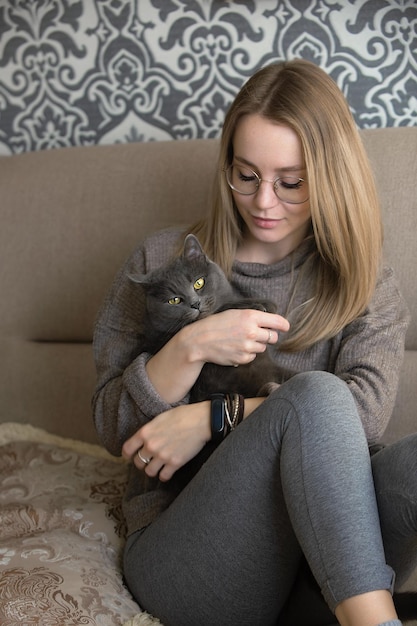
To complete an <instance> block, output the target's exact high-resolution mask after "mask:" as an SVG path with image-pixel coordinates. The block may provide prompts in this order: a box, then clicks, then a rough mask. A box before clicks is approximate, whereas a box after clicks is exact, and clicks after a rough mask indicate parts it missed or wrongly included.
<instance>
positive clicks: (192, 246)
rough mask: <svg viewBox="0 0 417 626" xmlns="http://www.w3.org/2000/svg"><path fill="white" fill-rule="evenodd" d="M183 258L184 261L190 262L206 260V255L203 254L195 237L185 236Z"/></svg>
mask: <svg viewBox="0 0 417 626" xmlns="http://www.w3.org/2000/svg"><path fill="white" fill-rule="evenodd" d="M183 257H184V258H185V259H189V260H190V261H194V260H195V259H201V258H204V259H206V258H207V257H206V255H205V254H204V252H203V248H202V247H201V245H200V242H199V241H198V239H197V237H196V236H195V235H191V234H190V235H187V236H186V238H185V241H184V252H183Z"/></svg>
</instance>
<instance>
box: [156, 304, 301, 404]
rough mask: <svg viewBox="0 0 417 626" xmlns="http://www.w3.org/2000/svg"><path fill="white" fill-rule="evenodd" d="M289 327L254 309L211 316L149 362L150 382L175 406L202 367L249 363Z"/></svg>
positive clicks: (280, 319) (181, 333) (186, 329)
mask: <svg viewBox="0 0 417 626" xmlns="http://www.w3.org/2000/svg"><path fill="white" fill-rule="evenodd" d="M289 327H290V325H289V323H288V321H287V320H286V319H285V318H284V317H281V315H276V314H275V313H266V312H265V311H258V310H256V309H230V310H227V311H222V312H221V313H216V314H215V315H210V316H208V317H205V318H204V319H200V320H197V321H196V322H193V323H192V324H189V325H188V326H185V327H184V328H183V329H182V330H180V331H179V332H178V333H177V334H176V335H174V337H173V338H172V339H170V341H168V343H166V344H165V346H164V347H163V348H161V350H160V351H159V352H158V353H157V354H155V355H154V356H153V357H152V358H150V359H149V361H148V363H147V365H146V371H147V373H148V376H149V380H150V381H151V382H152V384H153V386H154V387H155V389H156V390H157V391H158V393H159V394H160V396H161V397H162V398H164V400H165V401H166V402H169V403H170V404H174V403H175V402H179V401H181V400H182V399H183V398H184V397H185V396H186V395H187V394H188V392H189V391H190V389H191V388H192V386H193V385H194V383H195V381H196V380H197V378H198V376H199V375H200V372H201V369H202V368H203V366H204V364H205V363H217V364H218V365H229V366H230V365H235V366H236V365H244V364H246V363H250V362H251V361H253V360H254V359H255V357H256V355H257V354H259V353H260V352H264V351H265V350H266V346H267V344H274V343H276V342H277V341H278V333H279V332H280V331H283V332H286V331H288V330H289Z"/></svg>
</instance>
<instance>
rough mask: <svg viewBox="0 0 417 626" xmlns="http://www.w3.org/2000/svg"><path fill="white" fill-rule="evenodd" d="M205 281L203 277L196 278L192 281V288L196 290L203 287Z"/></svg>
mask: <svg viewBox="0 0 417 626" xmlns="http://www.w3.org/2000/svg"><path fill="white" fill-rule="evenodd" d="M205 282H206V281H205V280H204V278H197V280H196V281H195V283H194V289H195V290H196V291H198V290H199V289H202V288H203V287H204V284H205Z"/></svg>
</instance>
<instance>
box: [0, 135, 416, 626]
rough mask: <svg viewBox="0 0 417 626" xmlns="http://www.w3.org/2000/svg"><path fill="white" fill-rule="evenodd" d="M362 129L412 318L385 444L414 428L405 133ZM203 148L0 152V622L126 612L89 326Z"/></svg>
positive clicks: (190, 188)
mask: <svg viewBox="0 0 417 626" xmlns="http://www.w3.org/2000/svg"><path fill="white" fill-rule="evenodd" d="M362 132H363V139H364V141H365V144H366V147H367V150H368V153H369V156H370V158H371V160H372V163H373V166H374V169H375V175H376V178H377V183H378V187H379V192H380V197H381V202H382V207H383V214H384V222H385V231H386V234H385V237H386V241H385V252H386V258H387V260H388V262H389V263H390V264H392V265H393V266H394V268H395V269H396V272H397V274H398V277H399V280H400V283H401V286H402V290H403V292H404V295H405V297H406V299H407V301H408V304H409V306H410V309H411V312H412V314H413V320H412V323H411V326H410V329H409V332H408V336H407V345H406V348H407V351H406V355H405V360H404V366H403V372H402V377H401V385H400V390H399V393H398V397H397V402H396V406H395V411H394V417H393V419H392V422H391V424H390V426H389V428H388V430H387V432H386V434H385V440H386V441H393V440H395V439H397V438H399V437H401V436H403V435H405V434H407V433H410V432H412V431H415V430H417V416H416V411H417V409H416V405H417V316H416V314H415V312H416V311H417V280H416V262H417V183H416V181H417V128H415V127H414V128H397V129H393V128H391V129H380V130H368V131H362ZM216 151H217V142H216V141H214V140H194V141H187V142H185V141H184V142H160V143H146V144H140V143H138V144H127V145H113V146H102V147H83V148H69V149H62V150H56V151H48V152H39V153H28V154H22V155H17V156H11V157H1V158H0V207H1V209H0V210H1V227H0V294H1V296H0V371H1V375H0V411H1V415H0V421H1V422H2V424H1V426H0V443H1V444H2V448H1V455H0V467H1V471H0V481H1V482H0V506H1V509H0V522H1V524H0V539H1V541H0V623H5V624H6V623H7V624H12V623H13V624H14V623H26V622H25V620H26V621H27V623H29V621H28V616H29V615H35V614H37V612H39V614H44V615H49V616H50V617H51V619H52V618H55V617H57V620H58V621H57V622H56V623H66V624H70V623H88V624H92V625H94V624H99V625H107V624H123V623H124V622H126V621H127V620H128V619H129V618H131V617H133V616H134V615H135V614H138V613H139V612H140V609H139V607H138V606H137V605H136V604H135V603H134V602H133V600H132V599H131V598H130V596H129V594H128V593H127V591H126V590H125V589H124V587H123V585H122V577H121V574H120V551H121V545H122V541H123V539H122V536H123V522H122V520H121V516H120V497H121V493H122V491H123V486H124V481H125V478H126V466H125V465H124V463H122V462H120V461H118V460H114V459H112V458H110V457H109V456H108V455H106V454H105V453H104V452H103V451H102V450H101V448H100V447H99V446H97V445H94V444H97V440H96V436H95V432H94V428H93V424H92V417H91V409H90V398H91V394H92V390H93V387H94V377H95V374H94V365H93V361H92V352H91V337H92V328H93V322H94V318H95V315H96V312H97V310H98V308H99V306H100V303H101V301H102V299H103V297H104V294H105V293H106V291H107V289H108V288H109V286H110V283H111V281H112V278H113V275H114V273H115V272H116V270H117V269H118V267H119V266H120V265H121V263H122V262H123V260H124V259H125V257H126V256H127V255H128V254H129V252H130V251H131V249H132V248H133V246H134V245H135V244H136V243H137V241H138V240H140V239H142V238H143V237H144V236H145V235H147V234H148V233H149V232H151V231H153V230H156V229H159V228H162V227H166V226H169V225H172V224H177V223H184V224H185V223H189V222H192V221H194V220H195V219H196V218H197V217H198V216H199V215H201V214H202V213H203V212H204V211H205V210H206V206H207V202H208V198H209V196H210V187H211V179H212V177H213V176H214V175H215V173H216V172H215V165H216V159H215V155H216ZM68 438H71V440H69V439H68ZM81 442H83V443H81ZM410 586H411V588H412V589H414V590H416V589H417V581H416V580H414V581H410V582H409V587H410ZM40 598H42V602H41V601H40ZM42 612H43V613H42ZM18 618H19V619H18ZM45 619H46V618H45ZM83 619H84V620H86V621H84V622H83V621H82V620H83ZM7 620H9V621H7ZM13 620H15V621H13ZM59 620H61V621H59ZM71 620H72V621H71ZM88 620H89V621H88ZM39 623H42V621H40V622H39ZM45 623H46V622H45ZM48 623H49V622H48ZM131 623H133V622H131ZM135 623H137V624H139V623H141V624H145V623H150V624H151V623H152V624H153V623H157V622H156V621H155V620H153V619H152V618H150V617H147V616H146V615H143V614H142V615H141V616H139V615H138V616H137V617H136V622H135ZM300 626H301V625H300Z"/></svg>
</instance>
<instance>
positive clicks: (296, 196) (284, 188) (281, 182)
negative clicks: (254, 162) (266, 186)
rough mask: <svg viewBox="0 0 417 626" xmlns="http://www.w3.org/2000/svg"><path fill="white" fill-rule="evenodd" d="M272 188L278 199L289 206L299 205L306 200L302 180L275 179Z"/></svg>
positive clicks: (304, 184) (291, 178) (305, 191)
mask: <svg viewBox="0 0 417 626" xmlns="http://www.w3.org/2000/svg"><path fill="white" fill-rule="evenodd" d="M274 188H275V193H276V194H277V196H278V198H279V199H280V200H282V201H283V202H288V203H289V204H301V203H302V202H305V201H306V200H307V199H308V189H307V185H306V183H305V181H304V180H303V179H302V178H293V177H291V176H284V177H283V178H277V179H276V181H275V183H274Z"/></svg>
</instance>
